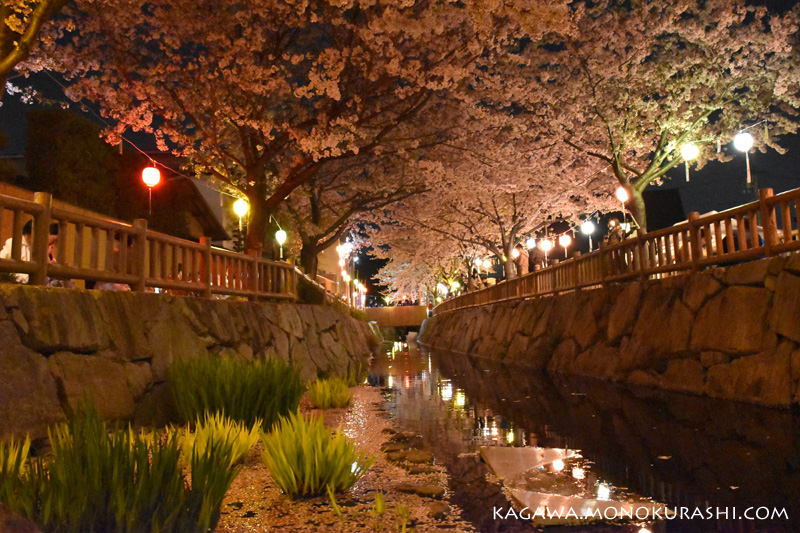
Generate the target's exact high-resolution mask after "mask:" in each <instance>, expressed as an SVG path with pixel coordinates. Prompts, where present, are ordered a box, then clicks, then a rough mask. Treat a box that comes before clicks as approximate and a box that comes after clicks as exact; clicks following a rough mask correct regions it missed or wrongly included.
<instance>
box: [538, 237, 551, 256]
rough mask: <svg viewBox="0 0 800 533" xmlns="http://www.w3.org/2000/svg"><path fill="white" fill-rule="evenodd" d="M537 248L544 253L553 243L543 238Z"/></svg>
mask: <svg viewBox="0 0 800 533" xmlns="http://www.w3.org/2000/svg"><path fill="white" fill-rule="evenodd" d="M539 248H541V249H542V251H544V253H547V252H549V251H550V250H552V249H553V243H552V241H550V240H548V239H544V240H543V241H541V242H540V243H539Z"/></svg>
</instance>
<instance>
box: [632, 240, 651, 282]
mask: <svg viewBox="0 0 800 533" xmlns="http://www.w3.org/2000/svg"><path fill="white" fill-rule="evenodd" d="M646 235H647V232H646V231H645V230H644V228H638V229H637V230H636V255H637V256H638V261H636V260H634V263H633V264H634V268H638V269H639V277H640V278H641V279H642V280H646V279H647V278H648V275H647V269H648V268H649V267H650V257H649V255H648V254H649V253H650V250H649V247H646V246H645V244H647V239H646V238H645V236H646ZM637 263H638V265H637Z"/></svg>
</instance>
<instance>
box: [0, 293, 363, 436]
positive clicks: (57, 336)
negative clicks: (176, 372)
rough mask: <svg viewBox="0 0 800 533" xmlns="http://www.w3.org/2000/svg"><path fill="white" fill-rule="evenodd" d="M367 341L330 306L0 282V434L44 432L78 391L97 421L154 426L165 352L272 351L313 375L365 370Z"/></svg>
mask: <svg viewBox="0 0 800 533" xmlns="http://www.w3.org/2000/svg"><path fill="white" fill-rule="evenodd" d="M376 342H377V341H376V340H375V338H374V337H373V335H372V333H371V332H370V329H369V327H368V325H367V324H366V323H364V322H360V321H357V320H355V319H353V318H351V317H349V316H347V315H345V314H342V313H341V312H339V311H337V310H335V309H333V308H330V307H323V306H312V305H299V304H298V305H295V304H289V303H255V302H247V301H232V300H211V299H209V300H207V299H202V298H188V297H187V298H178V297H172V296H169V295H162V294H147V293H132V292H109V291H78V290H67V289H45V288H39V287H25V286H15V285H0V376H2V379H0V437H4V436H5V437H7V436H9V435H23V434H24V433H26V432H29V433H30V434H31V435H32V436H34V437H38V436H43V435H44V434H45V432H46V427H47V425H48V424H52V423H54V422H59V421H61V420H64V418H65V409H66V410H68V409H69V408H72V407H74V406H75V405H76V404H77V403H78V402H79V401H80V400H81V399H82V398H83V397H84V396H87V395H88V396H90V397H92V398H93V399H94V402H95V404H96V406H97V407H98V409H99V411H100V413H101V414H102V415H103V417H104V418H105V419H108V420H120V419H121V420H130V419H135V420H137V421H140V422H143V423H150V422H163V421H164V420H165V418H167V417H168V415H169V409H170V405H171V401H170V398H169V390H168V385H167V383H166V373H167V368H168V367H169V365H170V363H171V362H172V361H173V360H175V359H184V358H190V357H199V356H208V355H221V356H229V357H236V358H242V359H247V360H250V359H253V358H261V357H277V358H281V359H284V360H287V361H292V362H294V363H296V364H297V365H299V367H300V368H301V369H302V375H303V377H304V378H306V379H311V378H313V377H315V376H317V375H318V374H335V373H344V372H346V371H347V370H348V369H355V368H356V367H358V366H359V365H360V366H362V367H366V365H367V362H368V359H369V356H370V354H371V351H372V348H374V346H375V345H376Z"/></svg>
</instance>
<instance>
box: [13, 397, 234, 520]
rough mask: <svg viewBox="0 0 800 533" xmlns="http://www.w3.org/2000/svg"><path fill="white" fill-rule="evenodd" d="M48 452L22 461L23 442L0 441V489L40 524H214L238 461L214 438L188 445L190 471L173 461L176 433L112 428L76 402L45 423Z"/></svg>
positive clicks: (177, 451) (177, 447)
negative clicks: (72, 410)
mask: <svg viewBox="0 0 800 533" xmlns="http://www.w3.org/2000/svg"><path fill="white" fill-rule="evenodd" d="M48 434H49V437H50V443H51V445H52V457H48V458H37V459H35V460H32V461H31V462H30V463H29V464H28V465H27V466H26V467H21V466H20V458H21V457H22V456H23V455H24V454H25V453H24V452H27V450H26V446H24V445H23V446H22V447H21V448H20V447H19V445H17V446H16V448H15V445H14V444H13V443H12V444H11V445H10V446H7V447H0V457H2V458H3V461H2V465H3V466H1V467H0V468H2V471H0V488H1V489H0V490H1V492H0V497H1V498H2V501H3V502H4V503H5V504H6V505H8V506H9V507H10V508H11V509H12V510H14V511H16V512H18V513H20V514H21V515H23V516H25V517H26V518H29V519H31V520H33V521H34V522H36V523H37V524H38V525H39V526H40V527H41V528H42V530H43V531H46V532H50V531H53V532H73V531H74V532H79V531H118V532H139V531H161V532H176V533H177V532H183V531H196V532H198V533H199V532H205V531H208V530H210V529H212V530H213V529H214V528H215V527H216V524H217V522H218V521H219V514H220V507H221V505H222V499H223V498H224V496H225V493H226V492H227V490H228V488H229V487H230V485H231V483H232V482H233V479H234V478H235V477H236V475H237V473H238V469H234V468H230V467H229V465H230V464H231V463H232V460H231V458H232V453H233V452H232V449H231V447H230V446H228V445H227V444H226V443H224V442H221V441H215V442H213V443H212V444H211V445H210V446H209V447H207V448H206V449H205V450H199V449H194V450H192V451H191V453H190V456H191V460H190V468H191V472H190V475H189V476H188V480H187V476H186V473H185V472H184V471H183V469H182V468H181V467H180V464H179V460H178V459H179V455H180V444H179V438H178V435H177V434H173V435H171V436H167V437H165V438H157V437H156V435H155V434H153V433H136V432H135V431H133V430H132V429H130V428H129V429H127V430H122V429H116V430H114V431H113V432H111V433H110V434H109V432H108V429H107V427H106V425H105V423H103V422H102V420H101V419H100V416H99V415H98V414H97V412H96V411H95V410H94V409H87V408H81V409H80V410H79V411H78V412H77V413H76V414H75V415H74V416H73V417H71V419H70V421H69V422H68V423H67V424H62V425H59V426H56V427H54V428H51V429H50V431H48Z"/></svg>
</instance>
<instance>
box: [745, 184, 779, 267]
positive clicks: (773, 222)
mask: <svg viewBox="0 0 800 533" xmlns="http://www.w3.org/2000/svg"><path fill="white" fill-rule="evenodd" d="M771 197H772V189H760V190H759V191H758V207H759V209H760V211H761V225H762V226H763V228H764V255H766V256H770V255H772V247H773V246H775V245H777V244H778V220H777V218H776V216H775V207H774V206H773V207H770V206H769V205H767V199H768V198H771ZM753 222H755V221H753ZM787 222H788V223H789V225H791V224H792V221H791V220H788V221H787V220H784V221H783V225H784V226H786V223H787ZM742 230H744V228H739V231H742ZM756 244H757V243H755V242H754V243H753V247H755V246H756Z"/></svg>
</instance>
